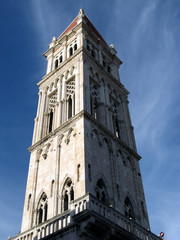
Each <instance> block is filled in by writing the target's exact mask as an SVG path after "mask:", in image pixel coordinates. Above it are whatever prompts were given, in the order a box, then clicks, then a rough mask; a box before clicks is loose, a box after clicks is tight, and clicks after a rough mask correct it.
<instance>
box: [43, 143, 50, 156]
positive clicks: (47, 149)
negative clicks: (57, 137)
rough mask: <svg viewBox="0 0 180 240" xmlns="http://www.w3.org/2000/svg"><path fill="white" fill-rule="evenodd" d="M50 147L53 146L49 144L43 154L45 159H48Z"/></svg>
mask: <svg viewBox="0 0 180 240" xmlns="http://www.w3.org/2000/svg"><path fill="white" fill-rule="evenodd" d="M50 146H51V144H50V143H48V144H47V145H46V148H45V150H44V152H43V154H42V156H43V158H44V159H46V158H47V154H48V151H49V148H50Z"/></svg>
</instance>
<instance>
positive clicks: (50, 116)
mask: <svg viewBox="0 0 180 240" xmlns="http://www.w3.org/2000/svg"><path fill="white" fill-rule="evenodd" d="M52 126H53V111H52V109H51V112H50V114H49V133H50V132H52Z"/></svg>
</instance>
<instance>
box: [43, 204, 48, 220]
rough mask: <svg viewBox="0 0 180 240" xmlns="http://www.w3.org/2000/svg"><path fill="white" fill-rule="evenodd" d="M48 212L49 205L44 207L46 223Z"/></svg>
mask: <svg viewBox="0 0 180 240" xmlns="http://www.w3.org/2000/svg"><path fill="white" fill-rule="evenodd" d="M47 211H48V205H47V204H46V205H45V207H44V221H46V220H47Z"/></svg>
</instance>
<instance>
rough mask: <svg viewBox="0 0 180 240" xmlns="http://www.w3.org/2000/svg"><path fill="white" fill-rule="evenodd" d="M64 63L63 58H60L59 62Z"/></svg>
mask: <svg viewBox="0 0 180 240" xmlns="http://www.w3.org/2000/svg"><path fill="white" fill-rule="evenodd" d="M62 61H63V57H62V55H61V56H60V58H59V62H60V63H62Z"/></svg>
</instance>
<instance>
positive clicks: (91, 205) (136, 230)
mask: <svg viewBox="0 0 180 240" xmlns="http://www.w3.org/2000/svg"><path fill="white" fill-rule="evenodd" d="M84 210H91V211H93V212H95V213H98V214H99V215H100V216H102V217H103V218H106V219H108V220H110V221H111V222H113V223H115V224H116V225H118V226H120V227H121V228H123V229H125V230H127V231H128V232H130V233H133V234H134V235H135V236H137V237H138V238H139V239H142V240H159V237H157V236H156V235H154V234H153V233H152V232H150V231H148V230H147V229H145V228H143V227H141V226H140V225H139V224H137V223H136V222H134V221H133V220H130V219H128V218H126V217H125V216H124V215H122V214H121V213H119V212H118V211H116V210H115V209H113V208H111V207H108V206H106V205H104V204H102V203H101V202H99V201H98V200H97V199H96V198H95V197H94V196H93V195H91V194H89V193H87V194H86V195H84V196H83V197H81V198H79V199H77V200H75V201H73V202H72V203H71V204H70V209H69V210H68V211H66V212H64V213H63V214H60V215H58V216H56V217H55V218H52V219H49V220H47V221H46V222H44V223H41V224H39V225H37V226H36V227H33V228H31V229H30V230H28V231H26V232H23V233H20V234H18V235H17V236H16V237H14V238H9V239H8V240H39V239H41V238H43V237H45V236H48V235H50V234H52V233H55V232H56V231H58V230H61V229H63V228H65V227H67V226H69V225H70V224H73V219H72V217H73V216H75V215H76V214H78V213H80V212H82V211H84Z"/></svg>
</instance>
